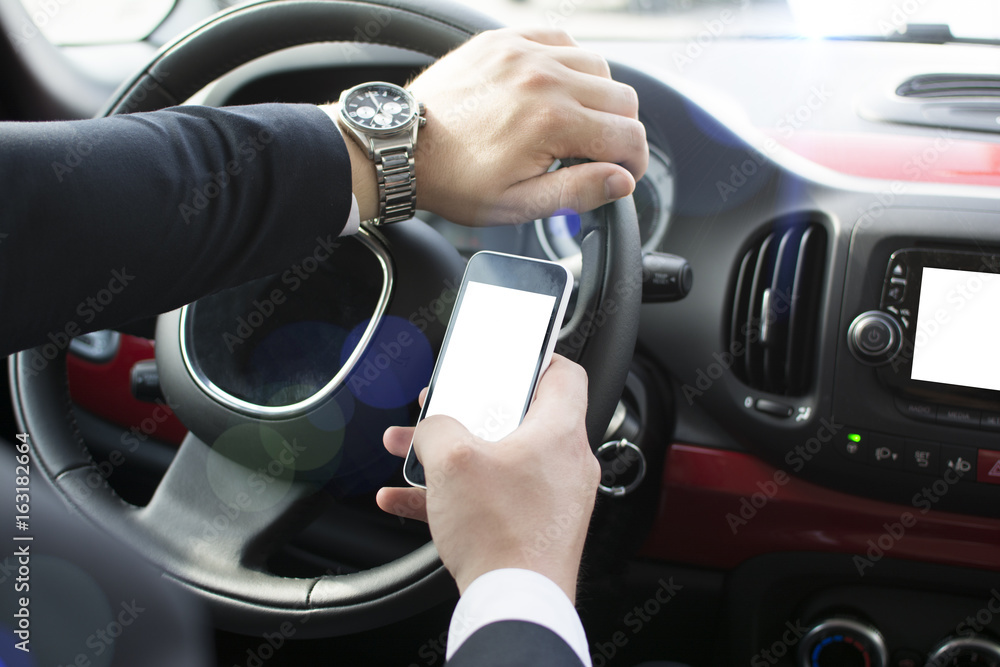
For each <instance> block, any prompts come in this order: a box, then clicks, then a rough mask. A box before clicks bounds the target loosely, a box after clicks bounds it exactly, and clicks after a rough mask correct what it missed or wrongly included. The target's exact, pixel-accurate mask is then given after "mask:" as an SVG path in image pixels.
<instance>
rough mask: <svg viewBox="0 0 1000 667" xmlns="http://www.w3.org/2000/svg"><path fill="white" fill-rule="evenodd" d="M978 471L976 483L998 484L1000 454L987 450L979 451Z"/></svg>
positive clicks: (999, 480)
mask: <svg viewBox="0 0 1000 667" xmlns="http://www.w3.org/2000/svg"><path fill="white" fill-rule="evenodd" d="M977 463H978V469H979V473H978V474H977V476H976V481H979V482H985V483H986V484H1000V452H994V451H992V450H989V449H980V450H979V460H978V461H977Z"/></svg>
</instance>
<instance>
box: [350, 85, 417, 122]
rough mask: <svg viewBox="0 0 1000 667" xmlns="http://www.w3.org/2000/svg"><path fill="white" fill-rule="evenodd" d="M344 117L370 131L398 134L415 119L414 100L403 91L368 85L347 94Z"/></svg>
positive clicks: (393, 87) (387, 86)
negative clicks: (398, 131) (399, 130)
mask: <svg viewBox="0 0 1000 667" xmlns="http://www.w3.org/2000/svg"><path fill="white" fill-rule="evenodd" d="M343 113H344V114H345V115H346V116H347V117H348V118H350V119H351V121H353V122H354V123H356V124H357V125H360V126H361V127H363V128H365V129H367V130H397V129H399V128H401V127H403V126H404V125H406V124H407V123H408V122H409V121H410V120H411V119H412V117H413V114H414V110H413V107H412V98H411V97H410V96H409V95H408V94H406V92H405V91H403V90H402V89H401V88H397V87H396V86H390V85H388V84H380V83H376V84H369V85H365V86H361V87H358V88H356V89H354V90H351V91H349V92H348V94H347V95H346V97H345V99H344V103H343Z"/></svg>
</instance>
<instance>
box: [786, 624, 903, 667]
mask: <svg viewBox="0 0 1000 667" xmlns="http://www.w3.org/2000/svg"><path fill="white" fill-rule="evenodd" d="M888 661H889V657H888V654H887V652H886V649H885V641H884V640H883V639H882V633H880V632H879V631H878V630H876V629H875V628H873V627H872V626H870V625H868V624H867V623H862V622H860V621H855V620H853V619H850V618H830V619H827V620H825V621H822V622H820V623H818V624H816V625H815V626H813V628H812V629H811V630H810V631H809V632H807V633H806V636H805V637H803V638H802V643H800V644H799V666H800V667H885V665H886V663H887V662H888Z"/></svg>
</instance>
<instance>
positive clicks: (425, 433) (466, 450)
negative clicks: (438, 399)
mask: <svg viewBox="0 0 1000 667" xmlns="http://www.w3.org/2000/svg"><path fill="white" fill-rule="evenodd" d="M477 445H478V442H477V439H476V438H475V437H474V436H473V435H472V434H471V433H469V430H468V429H467V428H465V427H464V426H462V424H461V423H460V422H459V421H458V420H456V419H452V418H451V417H446V416H444V415H435V416H433V417H428V418H427V419H424V420H423V421H422V422H420V423H419V424H417V429H416V431H415V432H414V434H413V448H414V450H415V451H416V454H417V458H418V459H420V462H421V463H423V465H424V476H425V477H426V479H427V487H428V488H431V487H432V486H435V485H437V484H439V483H440V482H441V481H442V480H443V478H444V477H447V476H449V475H451V474H452V473H453V472H455V471H457V470H463V469H465V468H466V467H468V466H469V465H472V464H473V462H474V460H475V458H476V452H477Z"/></svg>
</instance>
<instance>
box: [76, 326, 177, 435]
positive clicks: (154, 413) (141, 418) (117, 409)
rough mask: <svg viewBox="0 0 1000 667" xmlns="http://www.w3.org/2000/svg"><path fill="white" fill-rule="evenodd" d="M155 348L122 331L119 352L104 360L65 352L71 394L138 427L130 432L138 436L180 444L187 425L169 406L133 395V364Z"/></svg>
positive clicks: (119, 421) (96, 411) (105, 414)
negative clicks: (97, 360)
mask: <svg viewBox="0 0 1000 667" xmlns="http://www.w3.org/2000/svg"><path fill="white" fill-rule="evenodd" d="M155 349H156V348H155V347H154V345H153V341H151V340H148V339H146V338H138V337H136V336H127V335H124V334H123V335H122V337H121V347H120V348H119V350H118V354H116V355H115V357H114V359H112V360H111V361H109V362H108V363H106V364H94V363H91V362H89V361H84V360H83V359H81V358H80V357H78V356H76V355H74V354H69V355H67V356H66V374H67V376H68V377H69V389H70V395H71V396H72V398H73V400H74V401H75V402H76V404H77V405H79V406H80V407H81V408H83V409H84V410H87V411H88V412H91V413H93V414H95V415H97V416H98V417H101V418H103V419H105V420H107V421H109V422H111V423H113V424H117V425H118V426H122V427H125V428H127V429H129V428H134V429H137V431H134V432H133V433H134V434H135V436H136V437H138V438H139V439H140V440H144V439H146V438H147V437H151V438H155V439H157V440H160V441H162V442H169V443H174V444H180V442H181V441H182V440H183V439H184V436H185V435H187V429H186V428H184V424H182V423H181V421H180V420H179V419H177V417H176V416H174V413H173V411H172V410H171V409H170V407H169V406H167V405H166V404H164V403H162V402H160V403H147V402H144V401H139V400H137V399H136V398H135V397H134V396H133V395H132V389H131V380H130V378H131V373H132V366H134V365H135V363H136V362H137V361H144V360H146V359H152V358H154V357H155V356H156V352H155Z"/></svg>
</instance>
